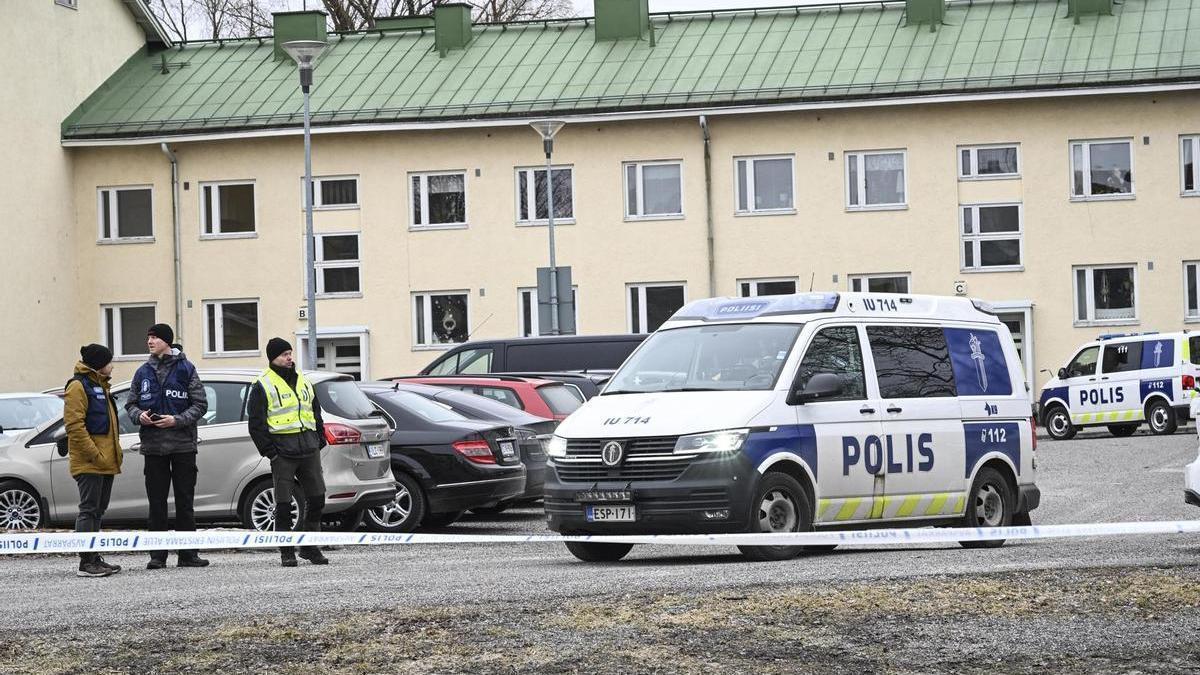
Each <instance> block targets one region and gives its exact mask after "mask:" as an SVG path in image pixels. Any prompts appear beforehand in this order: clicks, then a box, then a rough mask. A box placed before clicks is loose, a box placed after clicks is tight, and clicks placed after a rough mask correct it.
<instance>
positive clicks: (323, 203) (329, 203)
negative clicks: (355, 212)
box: [300, 176, 358, 210]
mask: <svg viewBox="0 0 1200 675" xmlns="http://www.w3.org/2000/svg"><path fill="white" fill-rule="evenodd" d="M300 186H301V188H303V186H304V179H303V178H301V179H300ZM312 205H313V208H314V209H327V210H333V209H356V208H358V176H313V195H312ZM300 208H304V194H303V193H301V195H300Z"/></svg>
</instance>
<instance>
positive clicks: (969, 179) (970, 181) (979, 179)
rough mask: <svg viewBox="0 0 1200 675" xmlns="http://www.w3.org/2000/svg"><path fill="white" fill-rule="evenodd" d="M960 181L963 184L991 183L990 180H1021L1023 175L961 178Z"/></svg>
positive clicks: (1008, 174)
mask: <svg viewBox="0 0 1200 675" xmlns="http://www.w3.org/2000/svg"><path fill="white" fill-rule="evenodd" d="M958 180H959V181H961V182H963V183H975V182H978V181H989V180H1021V174H1019V173H1000V174H994V175H991V176H959V177H958Z"/></svg>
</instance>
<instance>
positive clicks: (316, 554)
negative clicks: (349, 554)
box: [300, 546, 329, 565]
mask: <svg viewBox="0 0 1200 675" xmlns="http://www.w3.org/2000/svg"><path fill="white" fill-rule="evenodd" d="M300 557H301V558H304V559H305V560H307V561H308V562H310V563H312V564H314V565H328V564H329V558H326V557H325V554H324V553H321V549H319V548H317V547H316V546H301V547H300Z"/></svg>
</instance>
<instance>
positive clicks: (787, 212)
mask: <svg viewBox="0 0 1200 675" xmlns="http://www.w3.org/2000/svg"><path fill="white" fill-rule="evenodd" d="M794 215H796V209H762V210H761V211H734V212H733V217H734V218H753V217H756V216H794Z"/></svg>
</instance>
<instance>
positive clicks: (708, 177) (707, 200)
mask: <svg viewBox="0 0 1200 675" xmlns="http://www.w3.org/2000/svg"><path fill="white" fill-rule="evenodd" d="M700 134H701V136H703V137H704V219H705V222H706V225H707V228H708V297H710V298H712V297H716V295H717V262H716V255H715V253H714V250H713V210H712V153H711V152H710V151H709V144H710V143H711V142H712V138H711V137H710V136H709V135H708V118H706V117H705V116H704V115H701V116H700Z"/></svg>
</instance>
